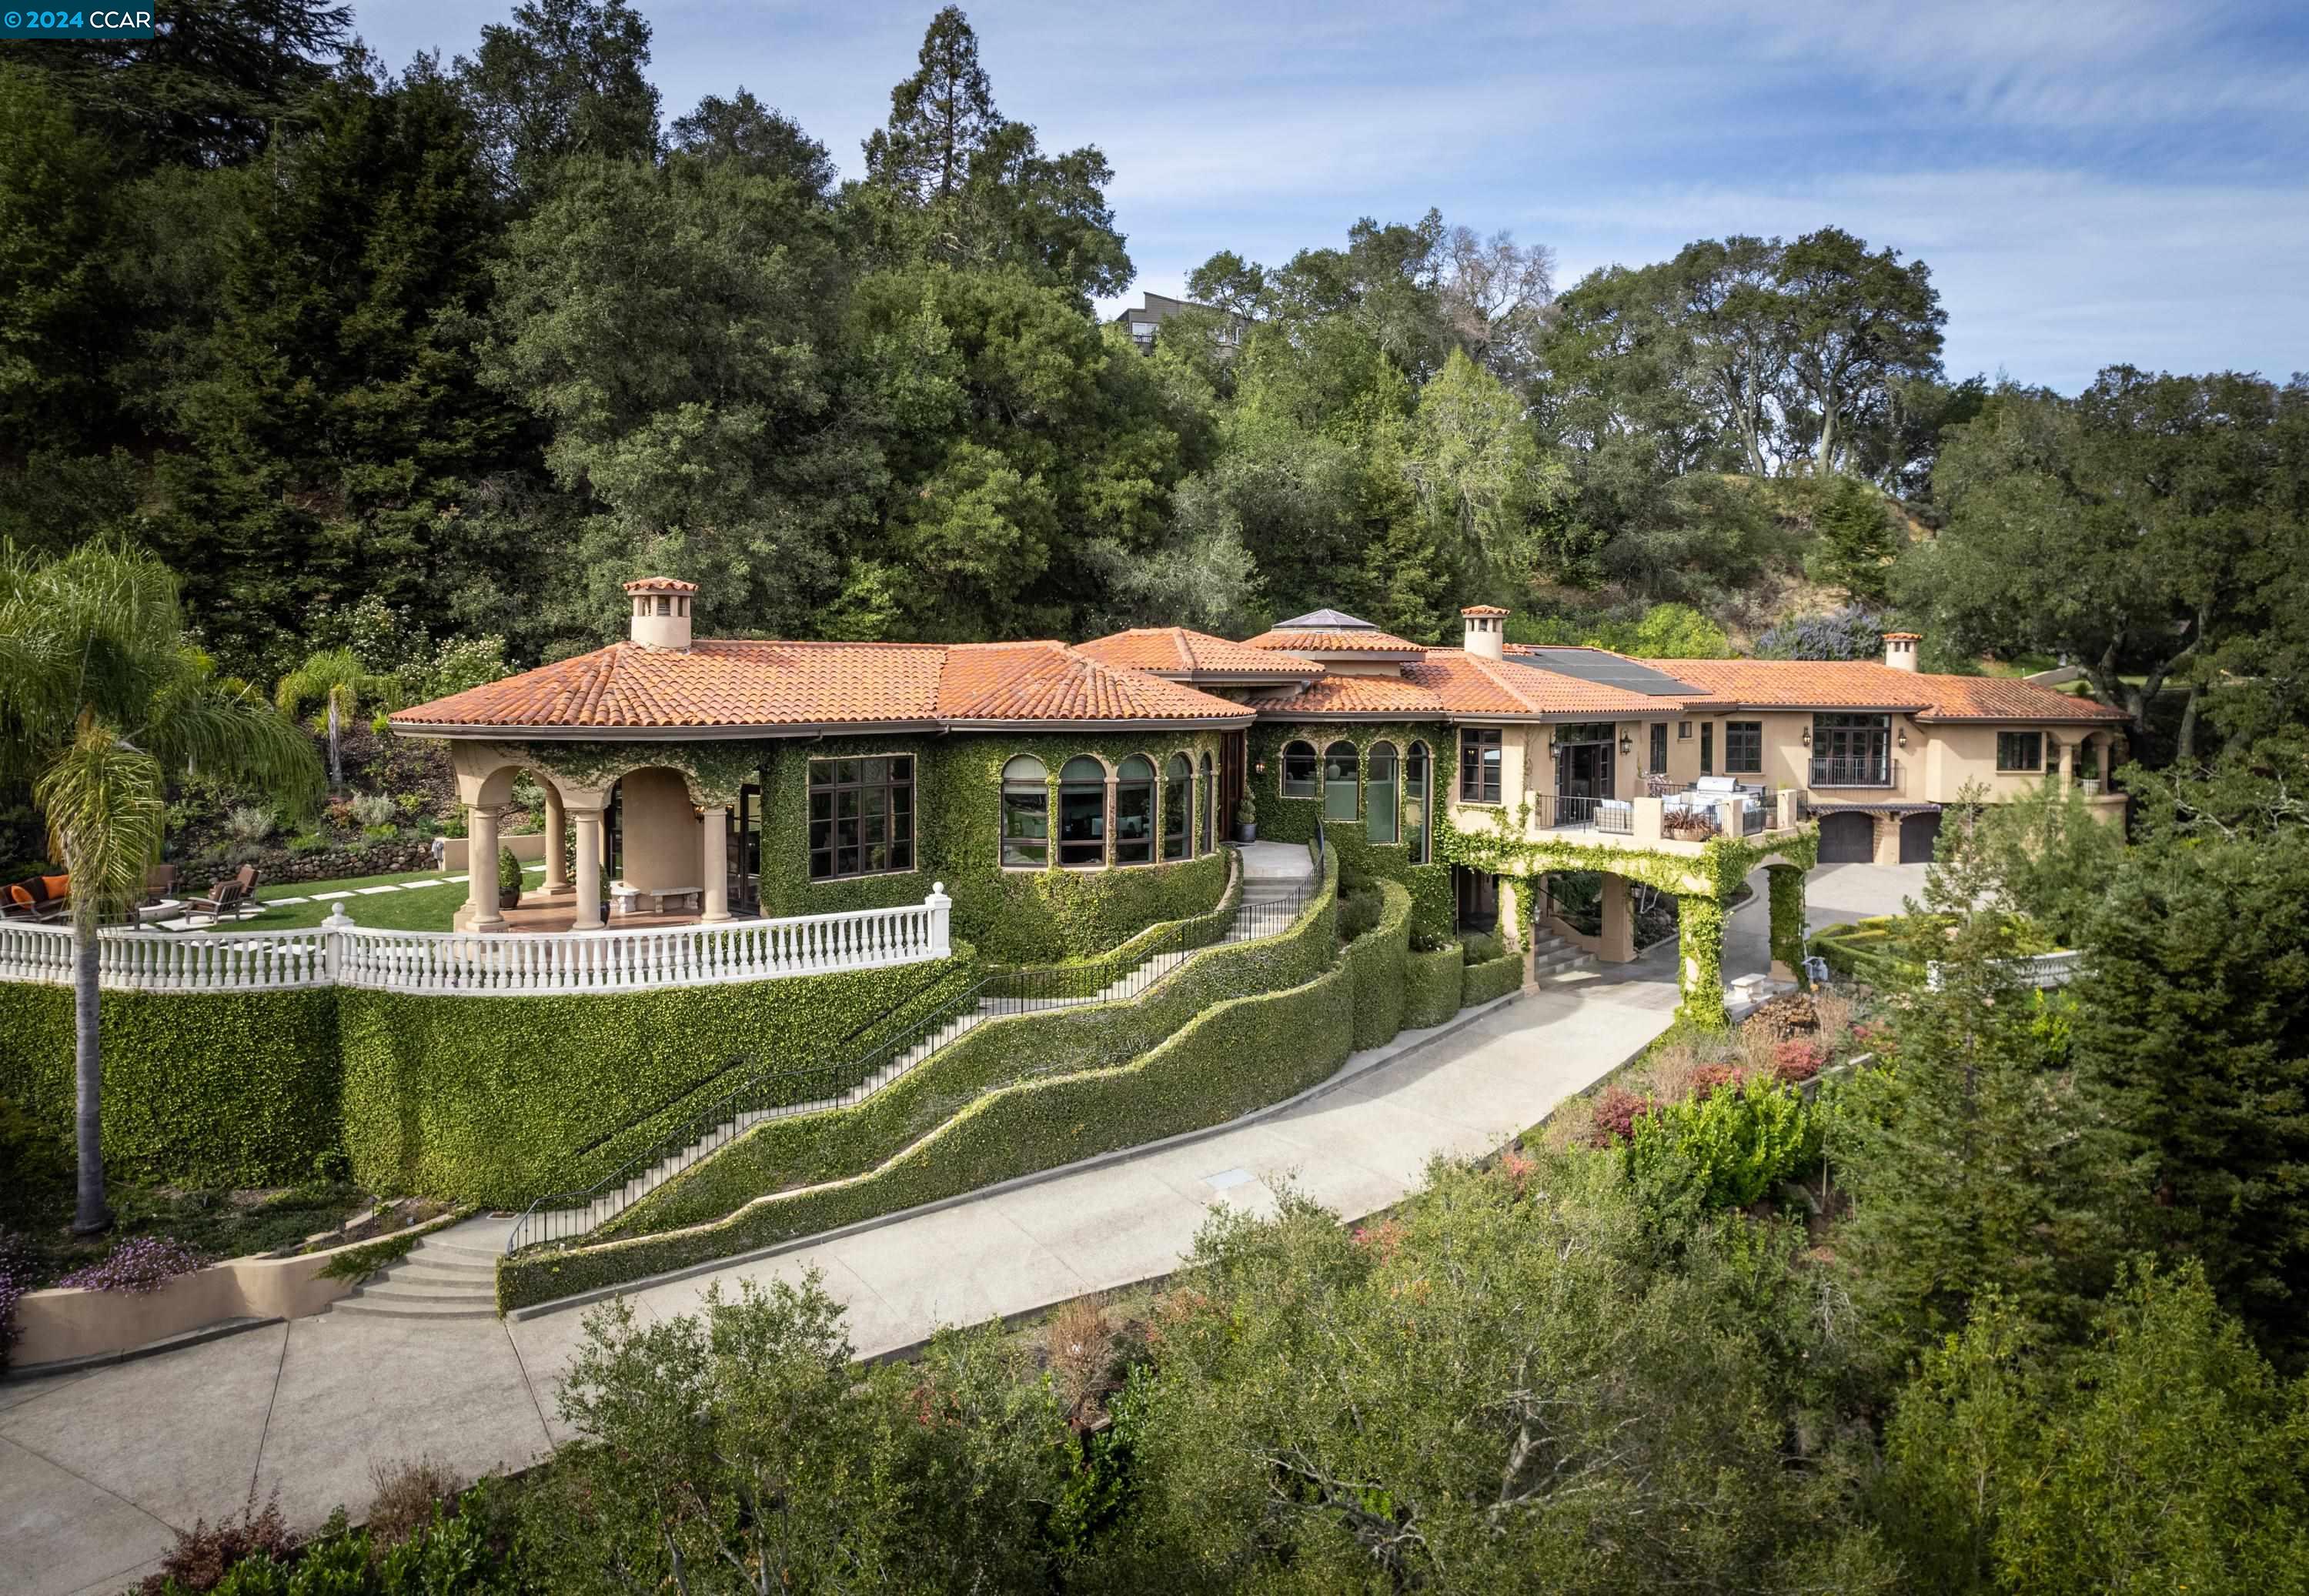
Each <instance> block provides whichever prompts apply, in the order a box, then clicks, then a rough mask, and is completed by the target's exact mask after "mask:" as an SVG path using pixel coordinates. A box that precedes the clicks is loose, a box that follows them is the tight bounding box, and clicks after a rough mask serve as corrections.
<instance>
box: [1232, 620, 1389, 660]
mask: <svg viewBox="0 0 2309 1596" xmlns="http://www.w3.org/2000/svg"><path fill="white" fill-rule="evenodd" d="M1243 647H1245V648H1251V649H1279V650H1281V651H1283V652H1284V653H1290V652H1292V651H1294V650H1295V651H1298V652H1300V653H1302V654H1415V653H1417V652H1419V644H1417V643H1405V641H1404V640H1403V639H1402V638H1400V637H1397V636H1396V635H1395V634H1392V633H1388V632H1382V631H1380V630H1379V628H1378V627H1377V626H1370V627H1364V626H1353V627H1348V628H1345V629H1344V630H1340V631H1323V630H1320V629H1319V628H1317V627H1313V626H1277V627H1276V628H1275V630H1274V631H1272V632H1261V633H1260V634H1258V636H1256V637H1250V638H1246V639H1244V640H1243Z"/></svg>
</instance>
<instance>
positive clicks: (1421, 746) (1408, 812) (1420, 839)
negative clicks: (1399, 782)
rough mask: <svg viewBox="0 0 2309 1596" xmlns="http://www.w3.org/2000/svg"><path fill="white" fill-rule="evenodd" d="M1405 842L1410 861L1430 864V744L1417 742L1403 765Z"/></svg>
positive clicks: (1418, 863) (1415, 863)
mask: <svg viewBox="0 0 2309 1596" xmlns="http://www.w3.org/2000/svg"><path fill="white" fill-rule="evenodd" d="M1403 840H1404V841H1405V842H1406V843H1407V844H1409V858H1410V861H1411V862H1412V863H1413V864H1414V865H1423V864H1425V863H1426V862H1427V745H1426V744H1425V743H1414V744H1412V745H1411V752H1410V754H1409V755H1406V756H1405V759H1404V762H1403Z"/></svg>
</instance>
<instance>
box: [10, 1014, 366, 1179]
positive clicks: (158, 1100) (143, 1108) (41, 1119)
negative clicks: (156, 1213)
mask: <svg viewBox="0 0 2309 1596" xmlns="http://www.w3.org/2000/svg"><path fill="white" fill-rule="evenodd" d="M336 997H337V994H336V993H335V992H334V991H333V990H329V989H322V990H317V991H309V992H246V993H233V994H229V995H205V994H203V995H193V994H185V995H170V994H166V993H155V992H107V993H105V994H103V996H102V998H101V1003H102V1008H101V1011H100V1021H99V1023H100V1026H101V1030H100V1035H101V1037H102V1039H103V1042H104V1158H105V1162H106V1164H107V1166H108V1167H109V1168H110V1169H114V1170H116V1171H117V1172H119V1173H121V1174H123V1175H133V1176H135V1177H138V1178H143V1179H149V1180H160V1181H173V1182H177V1183H180V1184H182V1185H185V1186H288V1185H293V1184H295V1183H297V1182H298V1181H303V1180H309V1179H311V1178H312V1175H313V1160H314V1158H315V1156H316V1155H317V1154H319V1153H321V1152H326V1151H327V1150H329V1149H330V1148H333V1147H334V1146H336V1145H337V1144H338V1124H339V1117H340V1106H339V1104H340V1093H341V1091H342V1083H343V1072H342V1067H341V1066H340V1064H339V1053H338V1047H337V1008H336ZM0 1097H4V1098H6V1099H8V1100H10V1101H12V1102H13V1103H15V1104H16V1105H17V1107H18V1108H20V1109H22V1110H23V1112H24V1113H25V1114H26V1115H27V1116H28V1117H30V1118H31V1119H32V1120H33V1121H34V1122H36V1123H37V1124H39V1125H40V1126H45V1127H47V1128H48V1130H49V1131H51V1132H52V1133H53V1134H54V1135H55V1137H56V1145H57V1146H58V1147H59V1148H60V1149H69V1148H70V1146H71V1145H72V1126H73V991H72V988H70V987H51V986H46V985H38V984H34V983H31V982H19V981H8V982H0Z"/></svg>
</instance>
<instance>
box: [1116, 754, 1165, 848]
mask: <svg viewBox="0 0 2309 1596" xmlns="http://www.w3.org/2000/svg"><path fill="white" fill-rule="evenodd" d="M1114 862H1115V863H1116V864H1118V865H1151V864H1153V863H1154V862H1155V762H1154V761H1153V760H1151V759H1148V758H1146V757H1145V756H1143V755H1137V754H1133V755H1131V756H1130V757H1129V758H1128V759H1126V760H1124V761H1123V762H1122V763H1121V764H1120V765H1119V766H1117V767H1116V769H1115V772H1114Z"/></svg>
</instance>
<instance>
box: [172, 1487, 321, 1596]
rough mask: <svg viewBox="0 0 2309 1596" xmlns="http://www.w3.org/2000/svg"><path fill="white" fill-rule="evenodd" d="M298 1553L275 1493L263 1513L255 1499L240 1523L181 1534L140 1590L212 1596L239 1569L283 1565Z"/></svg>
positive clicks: (203, 1525) (203, 1523) (200, 1523)
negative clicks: (259, 1561)
mask: <svg viewBox="0 0 2309 1596" xmlns="http://www.w3.org/2000/svg"><path fill="white" fill-rule="evenodd" d="M296 1549H297V1538H296V1537H295V1536H294V1535H292V1534H290V1532H289V1524H288V1522H287V1521H286V1520H285V1519H283V1518H282V1517H281V1498H280V1496H279V1494H278V1493H277V1492H276V1493H275V1494H274V1496H273V1497H272V1499H271V1500H270V1501H268V1502H266V1503H265V1504H264V1510H263V1511H262V1512H260V1511H258V1509H257V1505H256V1497H255V1493H254V1492H251V1493H250V1496H249V1498H248V1501H247V1503H246V1505H244V1506H243V1507H242V1508H241V1510H240V1517H239V1518H238V1519H237V1520H236V1519H229V1518H224V1519H219V1520H218V1521H217V1522H216V1523H215V1524H214V1526H212V1525H211V1524H210V1523H209V1522H208V1520H206V1519H200V1520H197V1521H196V1522H195V1523H194V1525H193V1527H192V1528H191V1529H189V1530H179V1531H177V1543H176V1544H175V1545H174V1546H172V1547H170V1548H169V1549H168V1550H167V1551H165V1552H163V1553H162V1554H161V1555H160V1572H159V1573H157V1574H147V1575H145V1576H144V1583H143V1585H141V1586H140V1587H139V1589H140V1590H142V1591H143V1592H144V1596H160V1593H161V1592H169V1596H174V1592H178V1591H213V1590H215V1589H216V1588H217V1586H218V1585H220V1584H221V1583H223V1581H224V1578H225V1576H226V1575H227V1574H229V1573H230V1572H231V1571H232V1566H233V1565H234V1564H236V1563H240V1562H245V1561H247V1560H249V1559H251V1558H259V1557H261V1558H265V1559H269V1560H271V1561H274V1562H281V1561H284V1560H285V1559H287V1557H289V1556H290V1554H291V1553H293V1552H294V1551H295V1550H296Z"/></svg>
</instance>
